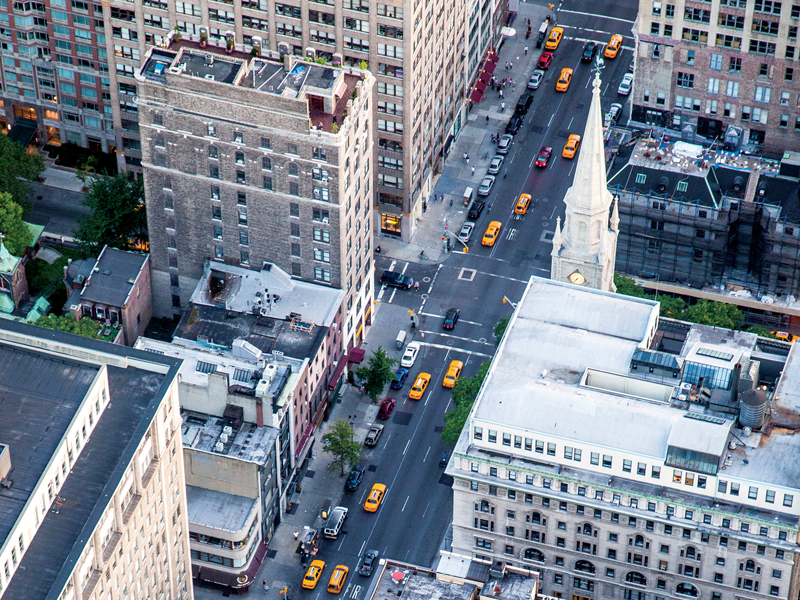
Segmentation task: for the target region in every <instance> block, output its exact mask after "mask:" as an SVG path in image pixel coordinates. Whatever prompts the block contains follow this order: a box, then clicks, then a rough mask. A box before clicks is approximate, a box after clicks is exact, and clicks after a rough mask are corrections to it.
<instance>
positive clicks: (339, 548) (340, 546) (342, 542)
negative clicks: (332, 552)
mask: <svg viewBox="0 0 800 600" xmlns="http://www.w3.org/2000/svg"><path fill="white" fill-rule="evenodd" d="M345 535H347V534H345ZM344 538H345V536H344V535H343V536H342V541H341V543H340V544H339V547H338V548H337V549H336V551H337V552H339V550H341V549H342V545H343V544H344Z"/></svg>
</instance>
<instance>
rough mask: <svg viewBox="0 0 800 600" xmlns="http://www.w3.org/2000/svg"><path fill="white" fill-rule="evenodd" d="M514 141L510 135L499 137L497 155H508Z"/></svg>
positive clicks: (505, 134)
mask: <svg viewBox="0 0 800 600" xmlns="http://www.w3.org/2000/svg"><path fill="white" fill-rule="evenodd" d="M513 141H514V136H513V135H511V134H510V133H504V134H503V135H501V136H500V141H499V142H498V143H497V153H498V154H508V152H509V150H511V142H513Z"/></svg>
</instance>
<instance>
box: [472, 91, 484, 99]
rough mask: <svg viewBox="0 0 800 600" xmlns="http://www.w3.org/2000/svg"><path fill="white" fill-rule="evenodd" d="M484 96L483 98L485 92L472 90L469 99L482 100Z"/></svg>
mask: <svg viewBox="0 0 800 600" xmlns="http://www.w3.org/2000/svg"><path fill="white" fill-rule="evenodd" d="M482 98H483V92H481V91H479V90H472V94H470V97H469V99H470V100H472V101H473V102H480V101H481V99H482Z"/></svg>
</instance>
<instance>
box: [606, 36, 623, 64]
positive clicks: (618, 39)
mask: <svg viewBox="0 0 800 600" xmlns="http://www.w3.org/2000/svg"><path fill="white" fill-rule="evenodd" d="M621 47H622V36H621V35H617V34H615V35H612V36H611V40H609V42H608V46H606V51H605V52H603V56H605V57H606V58H616V57H617V54H618V53H619V49H620V48H621Z"/></svg>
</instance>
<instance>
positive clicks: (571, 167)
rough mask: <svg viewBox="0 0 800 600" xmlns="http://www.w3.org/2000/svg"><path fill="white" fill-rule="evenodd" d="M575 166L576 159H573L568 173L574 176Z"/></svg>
mask: <svg viewBox="0 0 800 600" xmlns="http://www.w3.org/2000/svg"><path fill="white" fill-rule="evenodd" d="M574 168H575V161H574V160H573V161H572V164H571V165H570V167H569V173H568V175H570V176H572V169H574Z"/></svg>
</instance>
